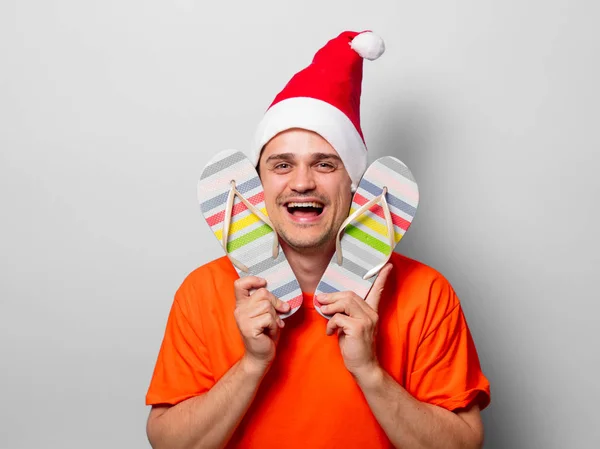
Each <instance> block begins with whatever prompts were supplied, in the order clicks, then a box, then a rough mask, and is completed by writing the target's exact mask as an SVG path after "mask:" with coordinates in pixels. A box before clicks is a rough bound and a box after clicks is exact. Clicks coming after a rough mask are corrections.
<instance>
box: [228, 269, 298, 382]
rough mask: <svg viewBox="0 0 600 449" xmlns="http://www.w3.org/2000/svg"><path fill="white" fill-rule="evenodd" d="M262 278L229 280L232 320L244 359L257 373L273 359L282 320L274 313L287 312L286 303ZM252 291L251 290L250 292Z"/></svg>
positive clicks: (263, 369)
mask: <svg viewBox="0 0 600 449" xmlns="http://www.w3.org/2000/svg"><path fill="white" fill-rule="evenodd" d="M266 285H267V282H266V281H265V280H264V279H261V278H258V277H255V276H248V277H243V278H240V279H237V280H236V281H235V282H234V283H233V287H234V292H235V303H236V305H235V311H234V316H235V322H236V323H237V326H238V329H239V330H240V333H241V334H242V339H243V341H244V347H245V349H246V353H245V354H244V358H245V361H246V362H248V363H249V366H250V367H251V368H252V369H253V370H254V371H258V372H261V373H263V372H265V371H266V370H267V369H268V368H269V366H270V365H271V362H272V361H273V359H274V358H275V348H276V345H277V341H278V340H279V333H280V330H281V328H282V327H283V326H284V322H283V320H282V319H281V318H279V316H278V315H277V312H280V313H285V312H289V310H290V305H289V304H288V303H286V302H283V301H281V300H280V299H279V298H276V297H275V296H274V295H273V294H272V293H271V292H269V291H268V290H267V289H266V288H264V287H265V286H266ZM254 290H255V291H254Z"/></svg>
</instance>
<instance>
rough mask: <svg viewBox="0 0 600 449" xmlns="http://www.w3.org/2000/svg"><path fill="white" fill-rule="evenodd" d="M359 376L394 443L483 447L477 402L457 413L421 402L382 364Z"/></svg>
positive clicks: (366, 394) (451, 447)
mask: <svg viewBox="0 0 600 449" xmlns="http://www.w3.org/2000/svg"><path fill="white" fill-rule="evenodd" d="M356 379H357V382H358V385H359V386H360V388H361V389H362V391H363V394H364V395H365V398H366V399H367V402H368V403H369V407H370V408H371V411H372V412H373V414H374V415H375V418H377V421H378V422H379V424H380V425H381V427H382V428H383V430H384V431H385V433H386V434H387V436H388V438H389V439H390V440H391V441H392V443H393V444H394V446H395V447H401V448H423V449H425V448H442V447H443V448H448V449H453V448H456V449H458V448H473V449H475V448H477V449H479V448H481V447H482V445H483V424H482V422H481V415H480V411H479V407H478V406H477V405H474V406H473V407H471V408H469V409H468V410H466V411H461V412H458V413H454V412H451V411H448V410H446V409H444V408H442V407H437V406H435V405H431V404H427V403H424V402H420V401H418V400H417V399H415V398H414V397H412V396H411V394H410V393H409V392H407V391H406V390H405V389H404V388H402V387H401V386H400V385H399V384H398V383H397V382H396V381H395V380H394V379H392V377H391V376H390V375H389V374H388V373H386V372H385V370H383V369H382V368H381V367H379V366H378V367H374V368H373V369H372V370H371V371H370V372H368V373H365V374H363V375H361V376H359V377H357V378H356Z"/></svg>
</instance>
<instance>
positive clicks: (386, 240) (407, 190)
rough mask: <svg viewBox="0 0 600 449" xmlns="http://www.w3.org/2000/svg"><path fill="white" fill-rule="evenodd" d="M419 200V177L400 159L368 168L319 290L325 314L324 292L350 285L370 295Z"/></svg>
mask: <svg viewBox="0 0 600 449" xmlns="http://www.w3.org/2000/svg"><path fill="white" fill-rule="evenodd" d="M418 204H419V189H418V186H417V183H416V181H415V178H414V177H413V175H412V173H411V172H410V170H409V169H408V167H407V166H406V165H405V164H403V163H402V162H401V161H400V160H398V159H396V158H394V157H391V156H386V157H382V158H380V159H378V160H376V161H375V162H373V164H371V166H369V168H367V171H366V172H365V174H364V175H363V177H362V179H361V180H360V183H359V185H358V189H357V190H356V192H355V193H354V197H353V198H352V206H351V208H350V215H349V216H348V218H347V219H346V220H345V221H344V222H343V223H342V225H341V227H340V229H339V231H338V234H337V239H336V252H335V254H334V255H333V258H332V259H331V261H330V263H329V266H328V267H327V269H326V270H325V273H323V277H322V278H321V281H320V282H319V284H318V285H317V290H316V291H315V301H314V305H315V308H316V309H317V311H318V312H319V313H320V314H321V315H323V316H324V317H326V318H330V316H329V315H325V314H324V313H322V312H321V309H320V306H321V304H320V303H319V302H318V297H319V294H320V293H321V294H322V293H333V292H338V291H348V290H350V291H353V292H355V293H356V294H357V295H358V296H360V297H361V298H363V299H364V298H366V296H367V294H368V293H369V290H370V289H371V287H372V285H373V282H375V279H377V275H378V274H379V271H380V270H381V269H382V268H383V267H384V265H385V264H386V263H387V262H388V260H389V259H390V257H391V256H392V251H393V250H394V248H395V247H396V245H397V244H398V242H399V241H400V239H402V237H403V236H404V234H405V233H406V231H407V230H408V228H409V227H410V225H411V223H412V221H413V218H414V216H415V212H416V210H417V206H418ZM342 234H343V235H342Z"/></svg>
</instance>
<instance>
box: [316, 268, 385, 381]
mask: <svg viewBox="0 0 600 449" xmlns="http://www.w3.org/2000/svg"><path fill="white" fill-rule="evenodd" d="M391 271H392V264H387V265H386V266H385V267H383V269H382V270H381V271H380V272H379V275H378V276H377V279H376V280H375V282H374V283H373V287H372V288H371V291H370V292H369V294H368V295H367V297H366V299H364V300H363V299H362V298H361V297H360V296H358V295H357V294H356V293H354V292H349V291H347V292H336V293H328V294H320V295H318V298H317V300H318V301H319V302H320V303H321V304H323V306H322V307H321V311H322V312H323V313H326V314H328V315H333V316H332V317H331V319H330V320H329V322H328V323H327V335H333V334H334V333H336V331H337V335H338V340H339V345H340V349H341V351H342V357H343V358H344V364H345V365H346V368H347V369H348V371H350V372H351V373H352V374H353V375H354V376H355V377H358V376H362V375H363V374H368V373H369V371H372V369H373V368H378V367H379V362H378V361H377V355H376V352H375V335H376V331H377V321H378V320H379V315H378V313H377V310H378V307H379V300H380V299H381V293H382V292H383V286H384V285H385V281H386V280H387V277H388V275H389V274H390V272H391Z"/></svg>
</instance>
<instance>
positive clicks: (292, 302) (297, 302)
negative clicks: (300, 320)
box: [286, 295, 303, 309]
mask: <svg viewBox="0 0 600 449" xmlns="http://www.w3.org/2000/svg"><path fill="white" fill-rule="evenodd" d="M302 300H303V298H302V295H300V296H296V297H295V298H292V299H290V300H288V301H286V302H287V303H288V304H289V305H290V307H291V308H292V309H295V308H297V307H300V306H301V305H302Z"/></svg>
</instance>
